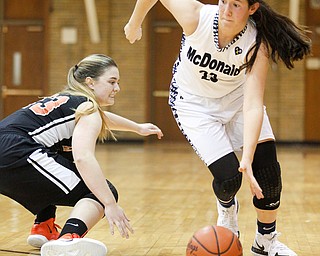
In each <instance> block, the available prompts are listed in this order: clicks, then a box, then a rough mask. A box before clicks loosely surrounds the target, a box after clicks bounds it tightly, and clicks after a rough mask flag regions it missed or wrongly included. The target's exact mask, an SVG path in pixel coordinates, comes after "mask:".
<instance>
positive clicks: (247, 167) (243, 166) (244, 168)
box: [239, 161, 264, 199]
mask: <svg viewBox="0 0 320 256" xmlns="http://www.w3.org/2000/svg"><path fill="white" fill-rule="evenodd" d="M239 172H242V173H243V174H244V175H245V177H246V179H247V180H248V181H249V185H250V190H251V193H252V195H253V196H256V197H257V198H258V199H262V198H264V196H263V193H262V189H261V188H260V186H259V184H258V182H257V180H256V178H255V177H254V176H253V172H252V167H251V163H250V164H249V163H246V162H245V161H241V162H240V167H239Z"/></svg>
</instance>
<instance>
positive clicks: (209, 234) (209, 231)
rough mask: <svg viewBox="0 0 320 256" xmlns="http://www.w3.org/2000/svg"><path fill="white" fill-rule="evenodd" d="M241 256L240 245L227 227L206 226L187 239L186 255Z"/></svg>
mask: <svg viewBox="0 0 320 256" xmlns="http://www.w3.org/2000/svg"><path fill="white" fill-rule="evenodd" d="M213 255H214V256H242V255H243V254H242V245H241V243H240V240H239V239H238V237H237V236H236V235H235V234H234V233H233V232H232V231H230V230H229V229H227V228H224V227H220V226H207V227H204V228H202V229H199V230H198V231H196V232H195V233H194V234H193V236H192V237H191V239H190V240H189V243H188V246H187V250H186V256H213Z"/></svg>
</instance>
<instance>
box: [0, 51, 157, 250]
mask: <svg viewBox="0 0 320 256" xmlns="http://www.w3.org/2000/svg"><path fill="white" fill-rule="evenodd" d="M119 79H120V75H119V70H118V67H117V65H116V63H115V62H114V60H113V59H111V58H110V57H108V56H105V55H102V54H93V55H90V56H88V57H86V58H84V59H83V60H81V61H80V62H79V63H78V64H77V65H75V66H73V67H72V68H71V69H70V70H69V74H68V85H67V86H66V88H65V89H64V90H63V91H61V92H59V93H57V94H55V95H52V96H51V97H46V98H43V99H41V100H39V101H37V102H34V103H32V104H30V105H28V106H26V107H24V108H22V109H20V110H18V111H16V112H14V113H13V114H11V115H9V116H8V117H6V118H5V119H3V120H1V122H0V193H1V194H3V195H5V196H8V197H9V198H11V199H13V200H15V201H17V202H18V203H20V204H21V205H22V206H24V207H25V208H26V209H27V210H29V211H30V212H31V213H33V214H34V215H36V219H35V223H34V225H33V227H32V229H31V234H30V236H29V237H28V240H27V241H28V243H29V244H30V245H32V246H35V247H41V255H42V256H50V255H87V256H90V255H92V256H104V255H106V253H107V248H106V247H105V245H104V244H103V243H101V242H100V241H96V240H93V239H89V238H83V237H84V236H85V235H86V233H87V232H88V231H89V230H90V229H91V228H92V227H93V226H94V225H95V224H96V223H97V222H98V221H99V220H100V219H102V218H103V216H105V217H106V219H107V221H108V223H109V226H110V230H111V233H112V234H113V233H114V226H116V227H117V228H118V230H119V232H120V234H121V235H122V236H123V237H125V238H128V237H129V232H132V231H133V230H132V228H131V226H130V223H129V220H128V218H127V217H126V215H125V213H124V211H123V210H122V208H121V207H120V206H119V205H118V203H117V202H118V192H117V190H116V188H115V187H114V186H113V185H112V184H111V183H110V182H109V181H108V180H107V181H106V179H105V178H104V175H103V172H102V170H101V167H100V165H99V163H98V161H97V159H96V157H95V153H94V152H95V145H96V141H97V139H100V140H102V141H103V140H105V139H107V137H108V136H109V135H111V136H112V132H111V130H121V131H131V132H135V133H137V134H140V135H142V136H148V135H151V134H156V135H157V136H158V138H159V139H160V138H161V137H162V132H161V130H160V129H159V128H158V127H157V126H155V125H153V124H150V123H142V124H138V123H136V122H133V121H131V120H128V119H126V118H123V117H121V116H118V115H116V114H113V113H110V112H105V111H103V110H102V108H101V107H103V106H111V105H113V104H114V102H115V95H116V94H117V93H118V92H119V91H120V87H119ZM57 205H62V206H74V208H73V210H72V212H71V215H70V216H69V218H68V220H67V221H66V223H65V225H64V226H63V228H62V231H61V233H59V231H58V230H57V225H56V224H55V213H56V206H57ZM58 238H59V239H58ZM49 240H52V241H49ZM79 253H81V254H79Z"/></svg>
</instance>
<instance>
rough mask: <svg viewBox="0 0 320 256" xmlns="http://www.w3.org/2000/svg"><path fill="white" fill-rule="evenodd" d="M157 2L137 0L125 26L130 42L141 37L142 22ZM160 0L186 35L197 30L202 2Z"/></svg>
mask: <svg viewBox="0 0 320 256" xmlns="http://www.w3.org/2000/svg"><path fill="white" fill-rule="evenodd" d="M156 2H157V0H137V2H136V5H135V8H134V10H133V13H132V15H131V17H130V19H129V22H128V23H127V24H126V26H125V27H124V31H125V35H126V38H127V39H128V40H129V42H130V43H134V42H135V41H136V40H140V39H141V37H142V29H141V25H142V22H143V20H144V18H145V17H146V15H147V13H148V12H149V11H150V9H151V8H152V7H153V6H154V5H155V4H156ZM160 2H161V3H162V4H163V6H164V7H165V8H166V9H167V10H168V11H169V12H170V13H171V14H172V15H173V16H174V18H175V19H176V20H177V22H178V23H179V24H180V26H181V27H182V29H183V31H184V33H185V34H186V35H190V34H192V33H193V32H194V31H195V30H196V28H197V26H198V23H199V16H200V9H201V8H202V6H203V4H202V3H200V2H199V1H197V0H160Z"/></svg>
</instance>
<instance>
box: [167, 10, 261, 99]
mask: <svg viewBox="0 0 320 256" xmlns="http://www.w3.org/2000/svg"><path fill="white" fill-rule="evenodd" d="M218 12H219V9H218V6H217V5H204V6H203V8H202V9H201V11H200V19H199V25H198V27H197V29H196V31H195V32H194V33H193V34H192V35H189V36H185V35H183V37H182V41H181V48H180V55H179V57H178V59H177V60H176V62H175V64H174V67H173V80H175V84H176V85H177V86H178V87H179V89H181V90H183V91H186V92H188V93H190V94H194V95H198V96H203V97H209V98H220V97H223V96H224V95H226V94H228V93H230V92H232V91H233V90H235V89H236V88H238V87H239V86H241V85H243V84H244V83H245V80H246V74H245V70H242V71H240V66H241V65H243V64H244V63H245V57H246V54H247V52H248V51H249V50H250V48H251V47H252V46H253V44H254V43H255V39H256V28H255V26H254V24H253V23H252V22H251V21H249V22H248V24H247V25H246V27H245V28H244V29H243V30H242V31H241V32H240V33H239V34H238V35H237V36H236V37H235V38H234V40H233V41H232V42H230V43H229V44H228V45H227V46H225V47H224V48H219V43H218V18H219V13H218Z"/></svg>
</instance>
